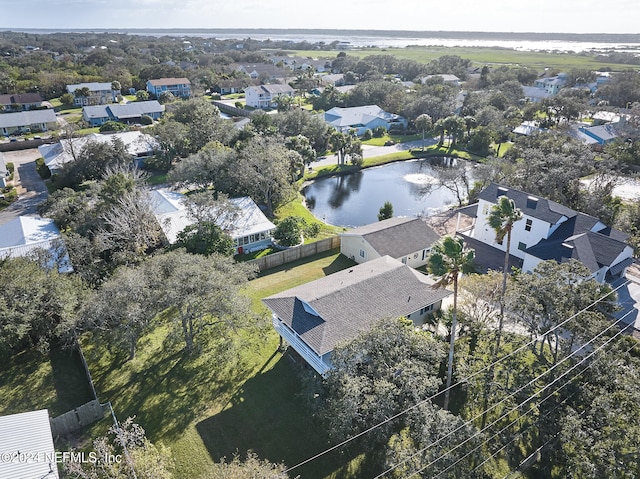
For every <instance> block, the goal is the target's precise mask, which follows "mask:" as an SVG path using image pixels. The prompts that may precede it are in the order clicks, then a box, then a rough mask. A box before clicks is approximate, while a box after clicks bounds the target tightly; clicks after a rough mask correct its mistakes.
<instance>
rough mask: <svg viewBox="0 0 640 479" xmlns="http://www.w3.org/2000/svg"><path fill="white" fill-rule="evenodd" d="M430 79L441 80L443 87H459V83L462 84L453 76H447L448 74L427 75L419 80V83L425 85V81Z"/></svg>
mask: <svg viewBox="0 0 640 479" xmlns="http://www.w3.org/2000/svg"><path fill="white" fill-rule="evenodd" d="M432 78H442V81H443V83H444V84H445V85H452V86H460V83H462V81H461V80H460V78H458V77H457V76H455V75H449V74H445V73H442V74H438V75H427V76H424V77H422V78H421V79H420V82H421V83H422V84H424V83H426V82H427V81H429V80H430V79H432Z"/></svg>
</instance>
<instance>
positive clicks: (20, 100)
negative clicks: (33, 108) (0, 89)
mask: <svg viewBox="0 0 640 479" xmlns="http://www.w3.org/2000/svg"><path fill="white" fill-rule="evenodd" d="M43 101H44V100H43V99H42V95H40V93H12V94H8V95H0V105H13V104H18V105H20V104H24V103H42V102H43Z"/></svg>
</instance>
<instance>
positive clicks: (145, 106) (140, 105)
mask: <svg viewBox="0 0 640 479" xmlns="http://www.w3.org/2000/svg"><path fill="white" fill-rule="evenodd" d="M164 110H165V107H164V105H161V104H160V103H158V101H157V100H148V101H134V102H129V103H125V104H122V105H121V104H119V103H114V104H112V105H93V106H85V107H84V108H83V111H84V113H85V114H86V116H87V117H88V118H108V117H113V118H118V119H119V118H138V117H140V116H142V115H147V114H149V113H161V112H163V111H164Z"/></svg>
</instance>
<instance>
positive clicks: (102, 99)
mask: <svg viewBox="0 0 640 479" xmlns="http://www.w3.org/2000/svg"><path fill="white" fill-rule="evenodd" d="M85 88H86V90H85ZM83 91H84V92H86V93H87V96H85V95H84V94H82V92H83ZM67 92H68V93H71V94H73V95H74V100H73V104H74V105H76V106H87V105H105V104H107V103H115V102H117V101H118V95H120V90H114V89H113V88H112V83H103V82H89V83H78V84H75V85H67Z"/></svg>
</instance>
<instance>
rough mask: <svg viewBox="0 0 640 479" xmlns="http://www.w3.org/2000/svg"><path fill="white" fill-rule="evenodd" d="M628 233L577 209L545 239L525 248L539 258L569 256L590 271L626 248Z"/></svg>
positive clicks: (606, 262) (608, 262)
mask: <svg viewBox="0 0 640 479" xmlns="http://www.w3.org/2000/svg"><path fill="white" fill-rule="evenodd" d="M627 238H628V235H626V234H625V233H623V232H621V231H618V230H615V229H613V228H608V227H604V225H603V224H602V223H600V221H599V220H598V219H597V218H594V217H593V216H589V215H585V214H584V213H577V214H576V216H574V217H573V218H570V219H568V220H567V221H565V222H563V223H562V224H560V226H559V227H558V229H556V231H554V232H553V234H551V236H549V238H548V239H546V240H542V241H540V242H539V243H538V244H536V245H534V246H531V247H530V248H527V249H526V251H525V252H526V253H527V254H531V255H533V256H535V257H536V258H539V259H541V260H547V259H553V260H556V261H557V262H558V263H563V262H565V261H568V260H569V259H571V258H573V259H576V260H578V261H580V262H581V263H582V264H584V265H585V266H586V267H587V268H589V269H590V270H591V272H595V271H597V270H599V269H600V268H602V267H603V266H612V265H613V262H614V261H615V260H616V258H618V257H619V256H620V254H621V253H622V252H623V251H624V250H625V248H627V247H628V246H627V244H626V243H625V240H626V239H627Z"/></svg>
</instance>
